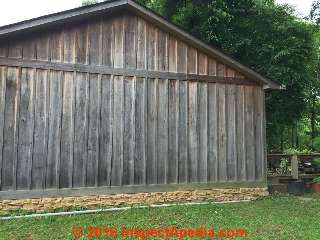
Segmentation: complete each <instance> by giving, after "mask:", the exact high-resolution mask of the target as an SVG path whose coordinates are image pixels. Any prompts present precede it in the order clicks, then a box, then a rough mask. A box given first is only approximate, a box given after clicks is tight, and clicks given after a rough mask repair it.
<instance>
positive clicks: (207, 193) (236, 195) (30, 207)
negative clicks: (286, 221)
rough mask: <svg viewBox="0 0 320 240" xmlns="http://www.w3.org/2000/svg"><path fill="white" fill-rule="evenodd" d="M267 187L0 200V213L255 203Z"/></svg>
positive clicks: (266, 194) (262, 195) (266, 193)
mask: <svg viewBox="0 0 320 240" xmlns="http://www.w3.org/2000/svg"><path fill="white" fill-rule="evenodd" d="M268 195H269V193H268V189H267V188H236V189H212V190H194V191H175V192H154V193H133V194H116V195H98V196H83V197H59V198H41V199H22V200H2V201H0V211H10V210H18V209H22V210H27V211H35V212H44V211H53V210H57V209H62V208H76V207H82V208H89V209H92V208H97V207H109V206H121V205H122V206H124V205H129V206H132V205H141V204H157V203H158V204H161V203H183V202H201V201H214V202H225V201H241V200H257V199H258V198H260V197H264V196H268Z"/></svg>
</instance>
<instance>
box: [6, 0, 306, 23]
mask: <svg viewBox="0 0 320 240" xmlns="http://www.w3.org/2000/svg"><path fill="white" fill-rule="evenodd" d="M0 1H1V14H0V26H3V25H7V24H11V23H15V22H19V21H23V20H27V19H30V18H34V17H39V16H42V15H46V14H50V13H55V12H60V11H63V10H67V9H71V8H75V7H79V6H80V5H81V2H82V1H81V0H0ZM276 2H278V3H289V4H291V5H294V6H296V7H297V9H298V12H299V13H301V14H303V15H308V14H309V11H310V7H311V3H312V0H276Z"/></svg>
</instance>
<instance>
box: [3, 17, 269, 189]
mask: <svg viewBox="0 0 320 240" xmlns="http://www.w3.org/2000/svg"><path fill="white" fill-rule="evenodd" d="M19 39H25V40H24V41H21V40H17V41H10V44H9V45H6V44H2V45H1V46H0V57H2V58H8V59H20V60H21V62H22V65H20V66H19V67H18V66H17V67H15V66H12V65H11V66H5V65H3V66H0V102H1V104H0V150H1V152H2V155H1V154H0V166H1V176H0V180H1V183H0V186H1V190H2V191H8V190H26V189H52V188H78V187H99V186H133V185H146V184H169V183H181V184H182V183H210V182H227V181H230V182H242V181H244V182H246V181H251V182H259V181H262V180H264V179H265V164H264V107H263V106H264V92H263V88H262V86H259V85H257V84H256V83H254V82H253V84H250V80H247V79H245V77H244V76H242V75H241V74H239V73H237V72H236V71H234V70H232V69H230V68H228V66H226V65H224V64H221V63H219V62H217V61H215V60H214V59H213V58H211V57H209V56H207V55H206V54H204V53H202V52H200V51H197V50H196V49H195V48H193V47H190V46H188V44H186V43H184V42H183V41H181V40H179V39H177V38H175V37H174V36H173V35H171V34H168V33H166V32H163V31H162V30H160V29H158V28H157V27H155V26H153V25H152V24H151V23H148V22H146V21H145V20H143V19H141V18H139V17H136V16H132V15H127V14H123V15H118V16H114V17H112V16H108V17H103V18H98V19H97V20H90V21H88V22H85V23H84V22H82V23H79V24H76V25H74V26H68V27H64V28H62V27H61V28H57V29H55V30H50V31H48V32H44V33H42V34H40V35H39V34H36V35H33V34H32V35H31V34H30V36H29V38H28V37H26V38H19ZM30 60H38V61H43V62H46V63H57V62H60V63H65V64H69V65H68V66H71V65H70V64H74V63H77V64H83V65H91V66H95V65H97V66H106V67H112V68H126V69H145V70H150V71H151V70H152V71H159V72H173V73H175V72H179V73H186V74H187V73H192V74H197V75H210V76H221V77H238V78H243V79H244V81H245V80H247V83H249V84H246V85H239V84H230V83H228V84H223V83H213V82H206V81H201V80H200V81H180V80H177V79H175V80H172V79H165V78H161V79H160V78H157V79H154V78H148V77H135V76H132V75H129V74H128V75H121V76H120V75H111V74H101V73H91V72H81V71H76V68H75V70H74V71H60V70H57V69H55V68H54V67H51V68H50V66H51V65H48V66H49V67H47V68H46V67H41V68H30V67H24V66H23V64H24V63H25V62H24V61H26V62H27V61H28V63H30ZM52 66H53V65H52ZM0 194H1V193H0Z"/></svg>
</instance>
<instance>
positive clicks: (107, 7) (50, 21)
mask: <svg viewBox="0 0 320 240" xmlns="http://www.w3.org/2000/svg"><path fill="white" fill-rule="evenodd" d="M124 8H125V9H128V10H130V11H133V12H135V13H136V14H138V15H139V16H141V17H143V18H145V19H146V20H149V21H151V22H152V23H154V24H155V25H157V26H159V27H160V28H162V29H164V30H166V31H168V32H170V33H173V34H175V35H176V36H177V37H179V38H181V39H183V41H185V42H187V43H188V44H190V45H192V46H193V47H196V48H198V49H200V50H201V51H203V52H205V53H206V54H208V55H209V56H212V57H213V58H215V59H217V60H218V61H220V62H221V63H224V64H226V65H228V66H229V67H231V68H234V69H235V70H237V71H239V72H240V73H242V74H243V75H244V76H246V77H248V78H249V79H252V80H255V81H257V82H261V83H262V84H263V85H264V88H265V89H284V87H283V86H281V85H280V84H278V83H276V82H274V81H272V80H270V79H268V78H265V77H263V76H262V75H260V74H259V73H257V72H255V71H254V70H252V69H250V68H248V67H246V66H244V65H243V64H241V63H239V62H238V61H236V60H235V59H233V58H232V57H230V56H228V55H226V54H224V53H222V52H221V51H219V50H217V49H215V48H214V47H212V46H210V45H209V44H207V43H205V42H203V41H201V40H199V39H198V38H196V37H194V36H192V35H191V34H190V33H188V32H187V31H185V30H183V29H181V28H180V27H178V26H176V25H175V24H173V23H171V22H169V21H168V20H166V19H164V18H163V17H161V16H160V15H158V14H156V13H154V12H153V11H151V10H149V9H147V8H145V7H144V6H142V5H140V4H138V3H136V2H134V1H133V0H109V1H105V2H102V3H98V4H95V5H89V6H85V7H80V8H75V9H71V10H67V11H64V12H60V13H54V14H50V15H46V16H42V17H39V18H34V19H30V20H27V21H23V22H19V23H15V24H10V25H7V26H3V27H0V40H1V39H5V38H8V37H13V36H15V35H19V34H23V33H26V32H28V31H31V30H39V29H44V28H48V27H51V26H56V25H59V24H63V23H69V22H71V21H75V20H81V19H86V18H88V17H90V16H95V15H98V14H105V13H108V12H112V11H115V10H119V9H124Z"/></svg>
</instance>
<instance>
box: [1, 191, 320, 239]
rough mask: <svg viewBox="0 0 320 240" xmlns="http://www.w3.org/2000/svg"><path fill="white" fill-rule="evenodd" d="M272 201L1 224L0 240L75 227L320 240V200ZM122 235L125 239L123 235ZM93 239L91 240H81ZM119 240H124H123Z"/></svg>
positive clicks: (59, 234)
mask: <svg viewBox="0 0 320 240" xmlns="http://www.w3.org/2000/svg"><path fill="white" fill-rule="evenodd" d="M306 197H312V198H314V200H312V201H307V200H306V199H305V198H298V197H292V196H272V197H267V198H264V199H261V200H258V201H255V202H249V203H230V204H210V205H200V206H173V207H167V208H158V209H155V208H152V209H130V210H126V211H121V212H112V213H111V212H110V213H100V214H88V215H78V216H68V217H47V218H36V219H20V220H8V221H0V239H73V235H72V228H73V226H82V227H83V228H84V229H87V228H88V226H108V227H111V226H117V228H118V233H119V232H120V231H121V228H122V227H128V228H149V229H150V228H162V227H166V226H176V227H177V228H185V227H186V226H188V228H199V227H201V226H202V225H206V227H207V228H208V229H209V228H214V229H216V230H217V229H237V228H238V229H239V228H244V229H247V231H248V232H249V237H248V238H247V239H312V240H313V239H320V199H319V198H317V196H313V195H310V196H306ZM119 235H120V234H119ZM81 239H88V238H81ZM119 239H121V238H120V237H119Z"/></svg>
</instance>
